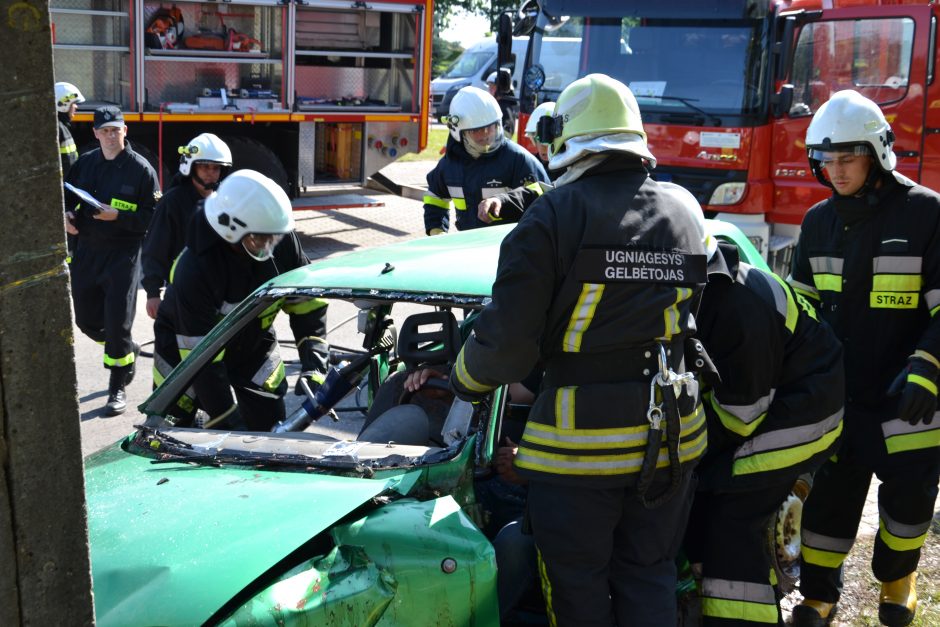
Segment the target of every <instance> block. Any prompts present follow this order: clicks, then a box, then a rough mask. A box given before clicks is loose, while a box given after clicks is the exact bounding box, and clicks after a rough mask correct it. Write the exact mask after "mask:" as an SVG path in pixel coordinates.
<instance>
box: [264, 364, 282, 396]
mask: <svg viewBox="0 0 940 627" xmlns="http://www.w3.org/2000/svg"><path fill="white" fill-rule="evenodd" d="M284 376H285V375H284V362H283V361H280V360H279V361H278V362H277V366H276V367H275V368H274V372H272V373H271V375H270V376H269V377H268V378H267V379H266V380H265V382H264V385H262V386H261V387H262V388H264V389H265V390H267V391H269V392H272V391H274V390H276V389H277V386H279V385H280V384H281V381H283V380H284Z"/></svg>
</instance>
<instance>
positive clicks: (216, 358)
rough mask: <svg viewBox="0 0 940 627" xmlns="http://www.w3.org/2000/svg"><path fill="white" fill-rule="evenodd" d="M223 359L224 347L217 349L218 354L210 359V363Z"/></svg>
mask: <svg viewBox="0 0 940 627" xmlns="http://www.w3.org/2000/svg"><path fill="white" fill-rule="evenodd" d="M223 359H225V349H224V348H223V349H222V350H220V351H219V354H218V355H216V356H215V358H214V359H213V360H212V363H218V362H220V361H222V360H223Z"/></svg>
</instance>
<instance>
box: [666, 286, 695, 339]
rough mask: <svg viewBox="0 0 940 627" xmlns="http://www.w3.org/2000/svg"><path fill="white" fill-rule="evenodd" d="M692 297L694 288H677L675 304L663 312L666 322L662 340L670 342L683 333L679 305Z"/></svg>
mask: <svg viewBox="0 0 940 627" xmlns="http://www.w3.org/2000/svg"><path fill="white" fill-rule="evenodd" d="M691 296H692V288H689V287H677V288H676V300H675V302H674V303H673V304H671V305H670V306H668V307H666V309H664V310H663V318H664V320H665V324H664V326H665V331H664V333H663V336H662V338H661V339H664V340H670V339H672V337H673V336H674V335H678V334H679V333H681V332H682V329H681V328H680V327H679V323H680V322H681V320H679V303H681V302H683V301H685V300H688V299H689V298H690V297H691Z"/></svg>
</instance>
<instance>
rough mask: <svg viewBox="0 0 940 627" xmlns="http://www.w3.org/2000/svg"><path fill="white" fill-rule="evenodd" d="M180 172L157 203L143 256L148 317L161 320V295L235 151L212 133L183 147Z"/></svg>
mask: <svg viewBox="0 0 940 627" xmlns="http://www.w3.org/2000/svg"><path fill="white" fill-rule="evenodd" d="M179 153H180V168H179V173H178V174H177V176H175V177H174V183H175V184H172V183H171V187H170V189H169V190H168V191H167V192H166V194H164V195H163V198H161V199H160V202H159V203H157V207H156V211H155V213H154V216H153V224H151V226H150V231H148V232H147V237H146V238H145V239H144V250H143V255H142V261H143V271H144V278H143V280H141V285H143V287H144V291H146V293H147V315H148V316H150V317H151V318H154V319H155V318H156V317H157V309H158V308H159V307H160V294H161V292H162V291H163V288H164V287H165V286H166V284H167V283H168V282H169V279H170V267H171V266H172V265H173V261H174V260H175V259H176V257H177V255H179V254H180V251H182V250H183V245H184V242H185V238H186V227H187V226H188V225H189V221H190V219H191V218H192V216H193V214H194V213H195V212H196V205H197V204H198V203H199V201H200V200H202V199H203V198H208V196H209V194H211V193H212V192H214V191H215V190H217V189H218V188H219V181H221V180H222V178H223V177H224V176H225V175H226V174H227V173H228V170H229V169H230V168H231V167H232V151H231V150H229V147H228V145H227V144H226V143H225V142H224V141H222V140H221V139H219V138H218V137H216V136H215V135H213V134H212V133H202V134H201V135H197V136H196V137H194V138H193V139H192V140H191V141H190V142H189V143H188V144H187V145H185V146H180V148H179Z"/></svg>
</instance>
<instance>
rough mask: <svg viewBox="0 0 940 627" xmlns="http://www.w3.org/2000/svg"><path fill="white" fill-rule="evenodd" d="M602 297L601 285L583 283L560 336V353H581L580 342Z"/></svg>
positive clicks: (602, 287)
mask: <svg viewBox="0 0 940 627" xmlns="http://www.w3.org/2000/svg"><path fill="white" fill-rule="evenodd" d="M603 295H604V284H603V283H585V284H584V285H582V286H581V295H580V296H579V297H578V302H577V303H576V304H575V306H574V310H573V311H572V312H571V319H570V320H568V328H567V329H566V330H565V334H564V335H563V336H562V342H561V350H562V351H564V352H566V353H577V352H580V351H581V340H582V339H584V332H585V331H587V328H588V327H589V326H590V325H591V320H593V318H594V311H595V310H596V309H597V304H598V303H599V302H600V301H601V296H603Z"/></svg>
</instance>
